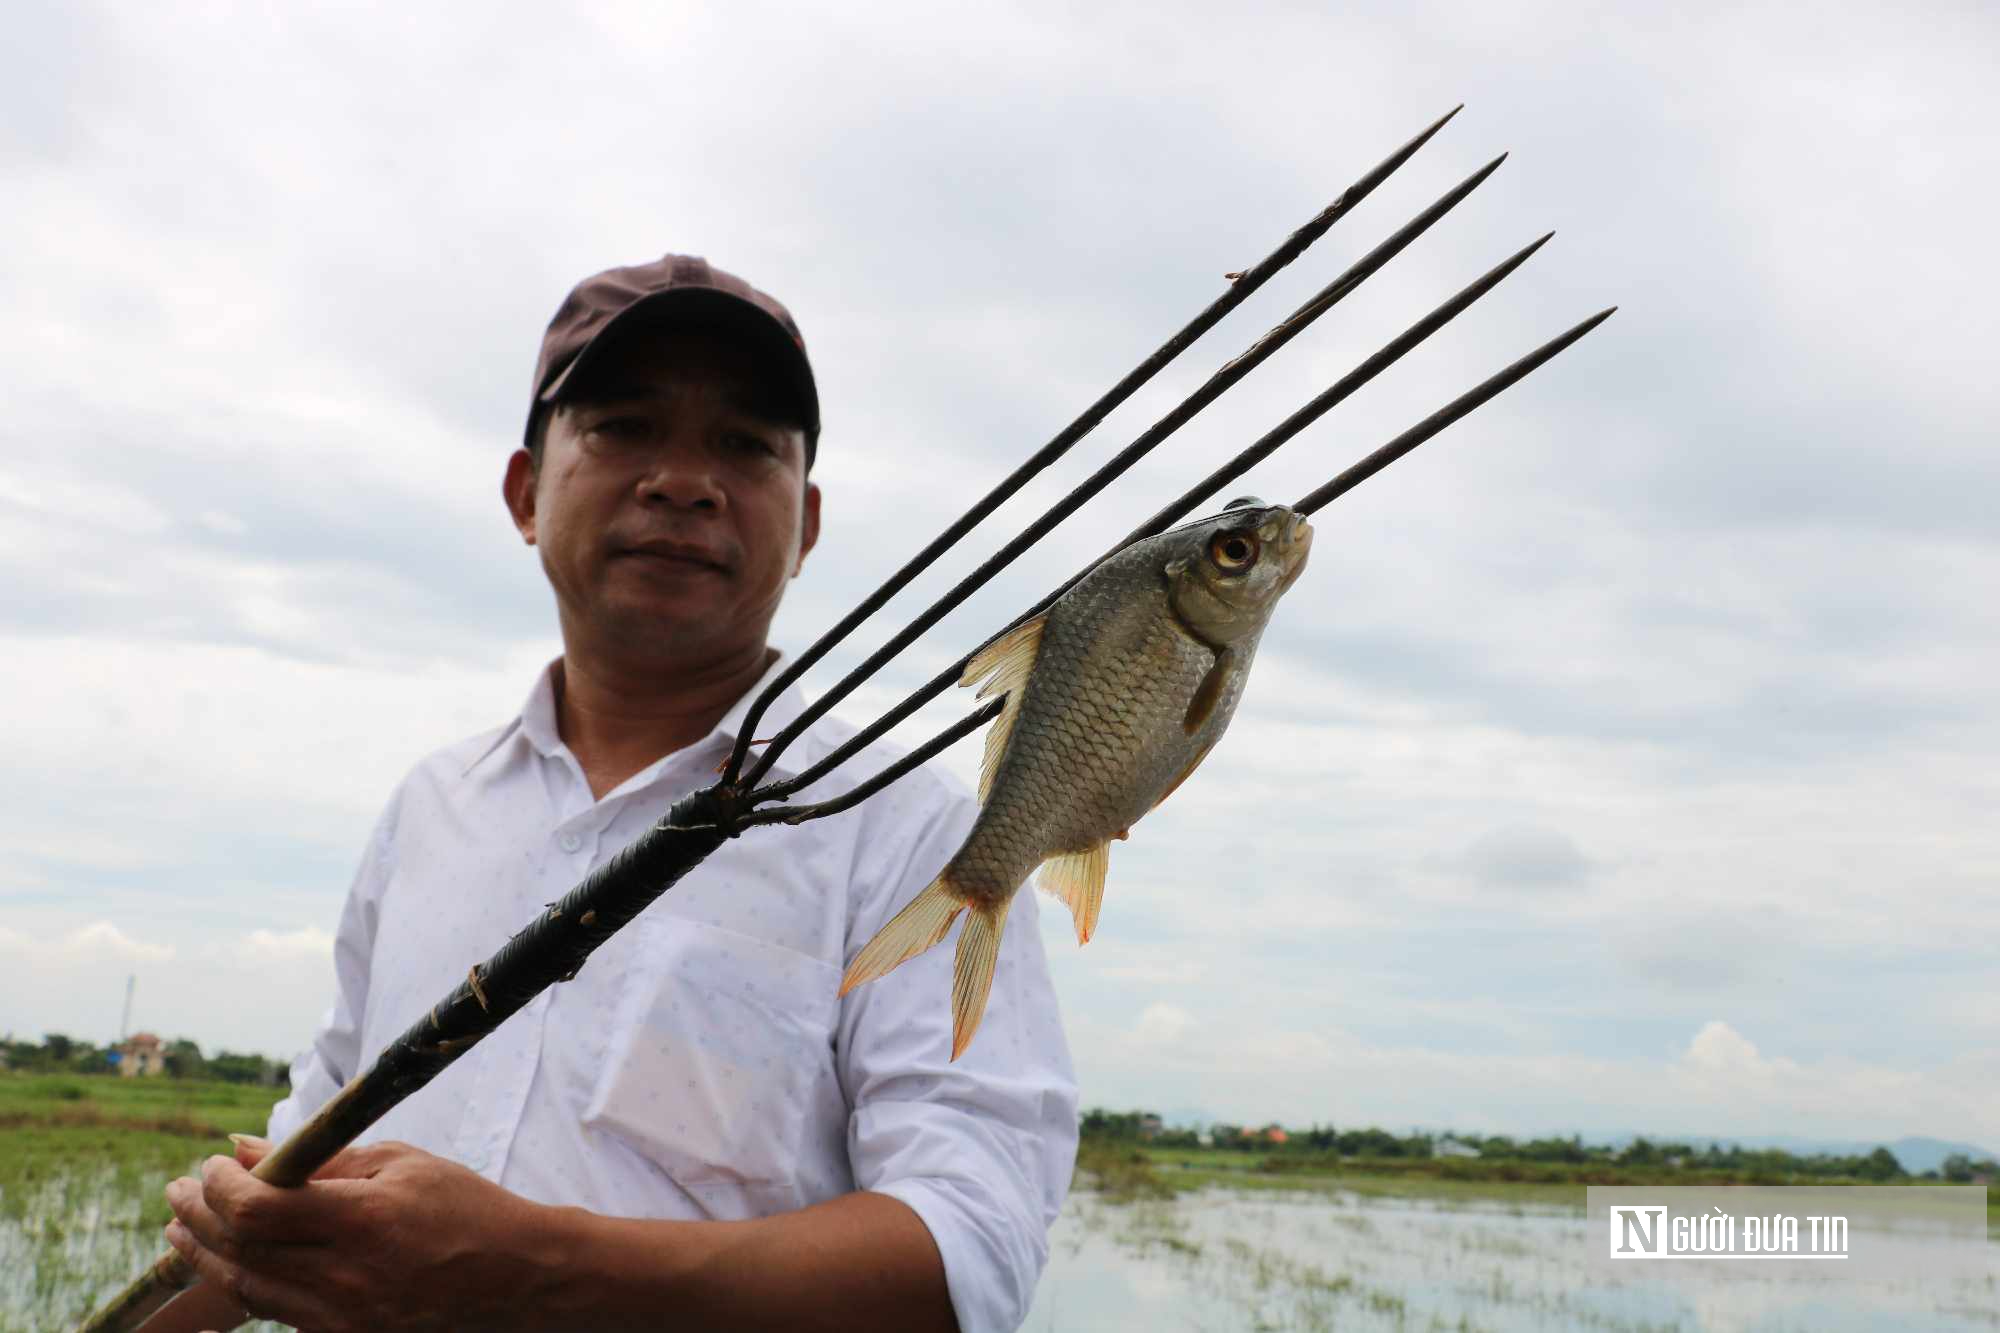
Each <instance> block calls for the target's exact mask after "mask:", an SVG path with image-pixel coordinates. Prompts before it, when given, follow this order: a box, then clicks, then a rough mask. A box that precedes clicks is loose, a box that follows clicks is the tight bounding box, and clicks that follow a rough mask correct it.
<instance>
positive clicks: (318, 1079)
mask: <svg viewBox="0 0 2000 1333" xmlns="http://www.w3.org/2000/svg"><path fill="white" fill-rule="evenodd" d="M402 799H403V792H402V789H401V788H400V787H399V788H397V790H396V794H395V795H394V796H392V797H391V798H390V800H389V805H388V808H387V809H386V810H384V811H383V812H382V817H381V818H380V819H378V820H377V821H376V823H375V831H374V833H373V834H372V835H370V837H369V839H368V846H367V848H366V850H365V851H363V853H362V856H361V865H360V867H359V868H358V869H357V870H356V871H355V873H354V882H353V884H351V885H350V886H349V887H348V890H347V903H346V905H345V906H344V907H343V908H342V909H341V912H340V930H339V932H338V933H337V934H336V935H335V936H334V941H333V972H334V997H333V1007H332V1008H331V1009H329V1010H327V1012H326V1015H325V1017H323V1018H321V1019H320V1023H319V1027H318V1029H317V1030H315V1031H314V1033H313V1039H312V1045H310V1046H308V1047H306V1049H305V1050H304V1052H303V1053H301V1054H300V1056H299V1058H298V1059H296V1060H294V1061H292V1091H291V1094H290V1095H289V1096H287V1097H286V1098H285V1099H284V1100H283V1101H281V1102H279V1103H278V1104H277V1105H276V1106H273V1107H272V1108H271V1120H270V1128H269V1130H268V1133H269V1136H270V1139H271V1142H273V1143H283V1142H284V1141H285V1140H286V1139H287V1138H289V1137H291V1135H292V1134H293V1133H295V1132H296V1131H297V1130H298V1128H299V1126H301V1125H303V1124H305V1122H306V1121H307V1120H309V1119H311V1118H312V1115H313V1113H314V1112H315V1111H317V1110H319V1108H320V1107H322V1106H324V1105H326V1103H327V1102H328V1101H329V1100H331V1099H332V1097H333V1094H335V1093H336V1092H339V1091H340V1090H341V1088H342V1087H343V1086H345V1085H346V1083H347V1080H349V1079H350V1078H353V1077H354V1075H355V1073H356V1067H357V1066H358V1065H359V1064H360V1061H361V1025H362V1023H363V1022H365V1021H366V1019H367V1013H368V966H369V960H370V959H371V958H372V957H373V955H374V952H375V924H376V920H377V917H378V915H379V912H380V907H381V902H382V891H383V889H384V888H385V887H387V885H388V882H389V876H390V874H391V873H392V871H393V868H394V865H395V842H396V815H397V812H398V811H399V810H400V809H401V808H402Z"/></svg>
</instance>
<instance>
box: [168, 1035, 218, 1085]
mask: <svg viewBox="0 0 2000 1333" xmlns="http://www.w3.org/2000/svg"><path fill="white" fill-rule="evenodd" d="M162 1058H163V1059H165V1061H166V1063H167V1073H168V1074H169V1075H171V1076H172V1077H174V1078H200V1077H202V1076H203V1075H204V1074H206V1073H207V1072H208V1061H206V1060H204V1059H203V1058H202V1055H201V1047H199V1046H197V1045H195V1044H194V1043H193V1042H191V1041H189V1040H188V1039H187V1038H186V1037H182V1038H180V1039H179V1040H177V1041H174V1042H172V1043H170V1044H169V1045H168V1046H167V1049H166V1050H165V1051H164V1052H163V1053H162Z"/></svg>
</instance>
